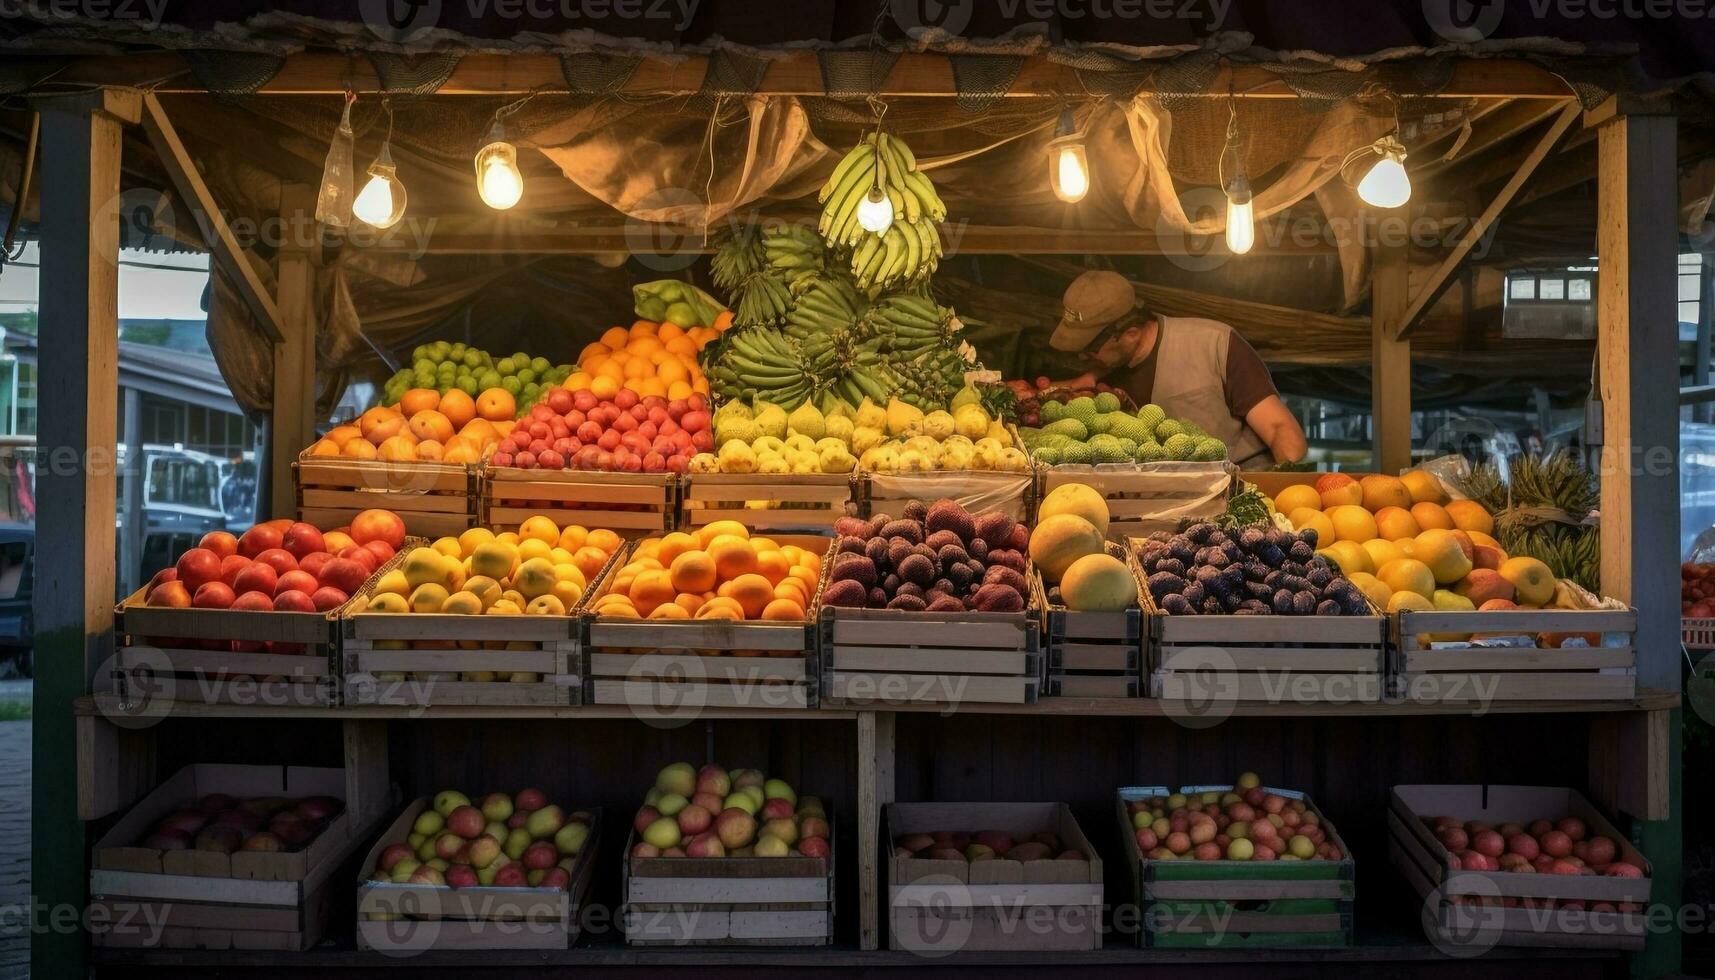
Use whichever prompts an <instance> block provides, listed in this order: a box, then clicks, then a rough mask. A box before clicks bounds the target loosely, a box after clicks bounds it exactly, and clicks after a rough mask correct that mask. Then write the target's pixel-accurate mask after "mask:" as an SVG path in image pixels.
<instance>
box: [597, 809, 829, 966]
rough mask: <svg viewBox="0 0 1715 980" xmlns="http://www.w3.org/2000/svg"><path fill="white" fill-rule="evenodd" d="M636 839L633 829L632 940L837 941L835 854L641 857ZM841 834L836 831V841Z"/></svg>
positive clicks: (626, 895)
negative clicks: (811, 855) (835, 937)
mask: <svg viewBox="0 0 1715 980" xmlns="http://www.w3.org/2000/svg"><path fill="white" fill-rule="evenodd" d="M830 823H831V820H830ZM636 837H637V834H636V831H633V832H632V833H631V835H630V836H629V837H628V838H627V839H626V842H625V868H624V881H623V901H624V905H623V910H624V912H623V915H624V924H625V942H626V944H627V945H631V946H829V945H832V944H833V941H834V859H833V855H832V854H830V855H829V857H828V858H827V859H826V860H824V859H822V858H811V857H804V856H802V855H793V856H789V857H719V858H682V857H671V858H663V857H653V858H640V857H633V856H632V854H631V849H632V846H633V845H634V844H635V843H636ZM834 839H835V838H834V835H833V834H832V833H831V832H830V834H829V836H828V841H829V844H830V845H832V843H833V841H834Z"/></svg>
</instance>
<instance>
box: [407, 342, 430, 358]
mask: <svg viewBox="0 0 1715 980" xmlns="http://www.w3.org/2000/svg"><path fill="white" fill-rule="evenodd" d="M428 359H429V345H428V344H418V345H417V346H415V347H413V348H411V360H413V361H426V360H428Z"/></svg>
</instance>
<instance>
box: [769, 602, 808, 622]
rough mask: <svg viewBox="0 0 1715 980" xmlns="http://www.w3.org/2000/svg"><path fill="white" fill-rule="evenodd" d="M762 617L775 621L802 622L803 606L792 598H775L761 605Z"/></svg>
mask: <svg viewBox="0 0 1715 980" xmlns="http://www.w3.org/2000/svg"><path fill="white" fill-rule="evenodd" d="M762 618H763V619H771V620H775V621H777V622H788V623H790V622H803V621H804V607H803V606H800V605H799V604H798V603H797V602H796V601H794V600H792V599H775V600H773V601H771V602H769V603H768V605H766V606H763V607H762Z"/></svg>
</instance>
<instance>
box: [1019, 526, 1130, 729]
mask: <svg viewBox="0 0 1715 980" xmlns="http://www.w3.org/2000/svg"><path fill="white" fill-rule="evenodd" d="M1109 547H1110V549H1117V548H1119V546H1117V545H1110V546H1109ZM1118 557H1120V558H1121V560H1123V561H1125V563H1126V566H1127V567H1128V568H1130V569H1131V571H1132V576H1133V578H1134V579H1136V580H1137V581H1138V582H1139V583H1141V581H1142V577H1141V576H1140V575H1139V573H1138V571H1137V562H1136V560H1135V559H1133V558H1132V557H1131V556H1130V555H1129V554H1126V553H1125V552H1124V551H1123V549H1122V550H1121V554H1120V555H1119V556H1118ZM1030 582H1031V589H1032V591H1033V592H1034V593H1035V599H1034V601H1035V603H1036V604H1037V605H1038V606H1039V607H1040V608H1041V609H1042V611H1043V615H1042V647H1043V657H1044V661H1045V665H1046V672H1045V676H1044V678H1043V690H1042V693H1043V694H1044V695H1045V696H1049V697H1066V698H1135V697H1138V696H1139V695H1140V694H1141V693H1142V683H1143V662H1144V653H1143V621H1144V615H1143V605H1142V601H1141V598H1140V600H1139V602H1138V605H1136V606H1134V607H1133V608H1131V609H1126V610H1123V611H1120V612H1089V611H1081V610H1076V609H1067V608H1066V607H1064V606H1059V605H1055V604H1053V603H1051V602H1050V601H1049V599H1048V590H1047V588H1046V587H1045V586H1044V585H1043V583H1042V576H1041V575H1040V574H1038V573H1036V572H1035V571H1034V570H1032V574H1031V577H1030ZM1138 591H1139V595H1140V596H1141V594H1142V586H1141V584H1140V585H1139V589H1138Z"/></svg>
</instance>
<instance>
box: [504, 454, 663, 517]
mask: <svg viewBox="0 0 1715 980" xmlns="http://www.w3.org/2000/svg"><path fill="white" fill-rule="evenodd" d="M481 497H482V509H481V513H482V520H483V524H484V525H485V526H487V527H517V526H518V525H520V524H522V523H524V522H525V521H526V520H528V519H530V518H532V517H536V516H538V515H540V516H542V517H546V518H549V519H550V520H552V521H553V522H554V523H555V524H558V525H560V526H561V527H565V526H566V525H567V524H581V525H583V526H584V527H606V528H612V529H613V530H615V531H621V532H625V531H634V532H638V533H644V534H647V533H651V532H656V531H670V530H672V529H673V528H674V527H677V526H678V525H677V520H678V509H679V478H678V476H677V475H676V474H673V473H601V472H596V471H594V470H521V469H518V468H517V467H513V466H494V465H492V464H488V465H485V466H484V467H483V469H482V473H481Z"/></svg>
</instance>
